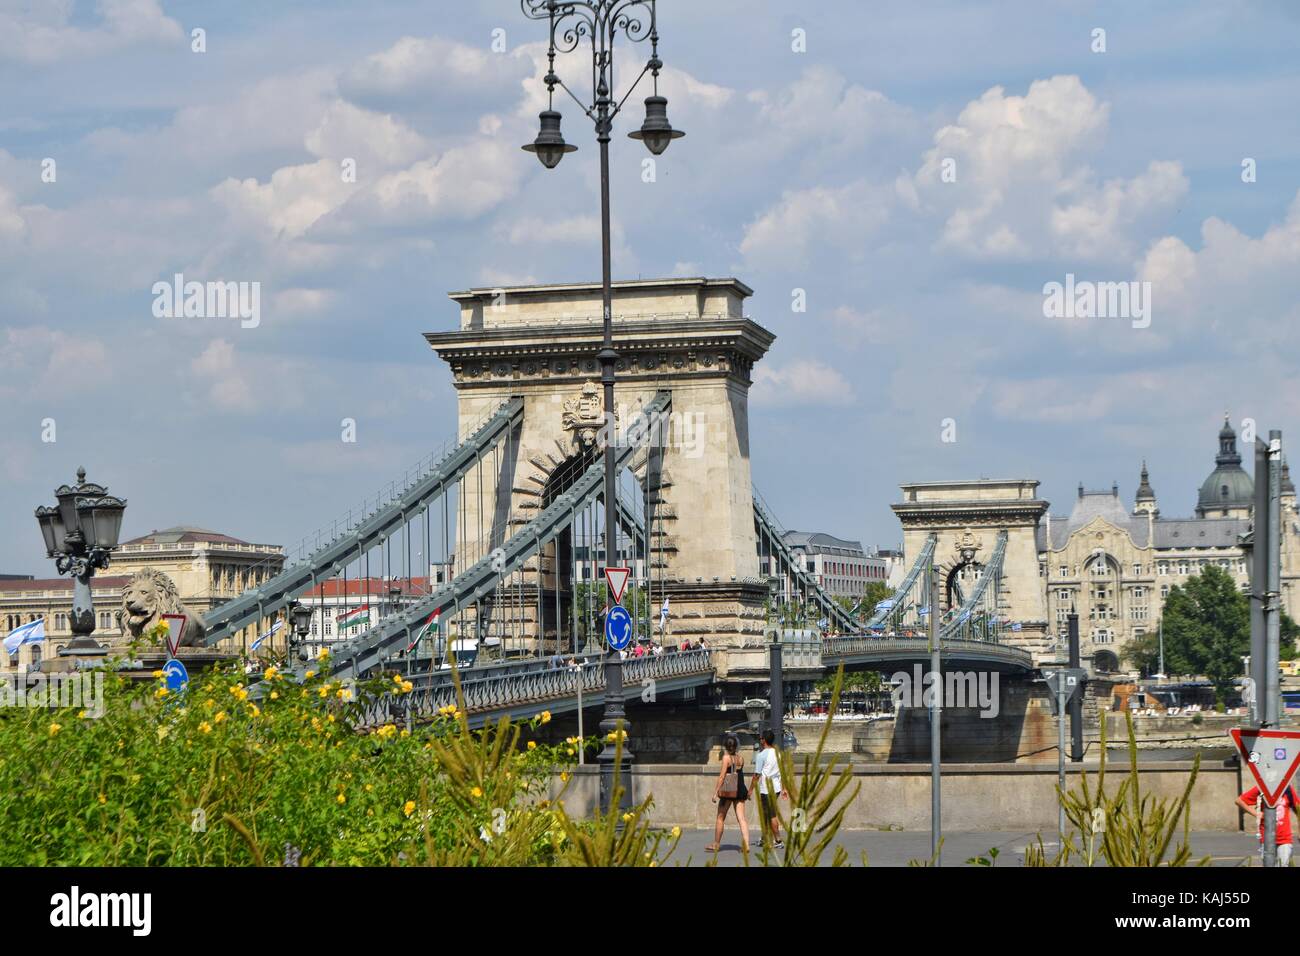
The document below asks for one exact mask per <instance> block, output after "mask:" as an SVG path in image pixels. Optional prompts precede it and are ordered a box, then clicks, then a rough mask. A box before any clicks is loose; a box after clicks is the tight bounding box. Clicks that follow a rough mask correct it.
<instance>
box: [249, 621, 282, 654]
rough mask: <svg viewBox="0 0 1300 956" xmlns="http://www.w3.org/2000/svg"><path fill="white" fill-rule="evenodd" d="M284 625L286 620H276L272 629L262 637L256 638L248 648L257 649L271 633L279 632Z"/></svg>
mask: <svg viewBox="0 0 1300 956" xmlns="http://www.w3.org/2000/svg"><path fill="white" fill-rule="evenodd" d="M282 627H284V621H276V622H275V623H274V624H272V625H271V628H270V630H268V631H267V632H266V633H265V634H263V635H262V636H261V637H259V638H258V639H257V640H255V641H254V642H253V643H252V644H251V645H249V648H248V649H249V650H250V651H256V650H257V649H258V648H259V647H261V646H262V642H263V641H265V640H266V639H267V638H268V637H270V636H271V635H273V634H276V633H278V632H279V630H280V628H282Z"/></svg>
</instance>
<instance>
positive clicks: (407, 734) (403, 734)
mask: <svg viewBox="0 0 1300 956" xmlns="http://www.w3.org/2000/svg"><path fill="white" fill-rule="evenodd" d="M397 736H399V737H409V736H411V732H410V731H409V730H407V729H406V728H405V727H403V728H402V732H401V733H400V734H398V735H397Z"/></svg>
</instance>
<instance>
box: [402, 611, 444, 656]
mask: <svg viewBox="0 0 1300 956" xmlns="http://www.w3.org/2000/svg"><path fill="white" fill-rule="evenodd" d="M441 614H442V609H441V608H439V609H438V610H436V611H434V612H433V613H432V614H430V615H429V619H428V620H427V621H425V622H424V625H423V626H422V627H421V628H420V632H419V633H418V634H416V635H415V640H413V641H411V645H410V647H408V648H407V649H406V652H407V653H408V654H409V653H410V652H411V651H413V650H415V646H416V645H417V644H419V643H420V641H422V640H424V638H425V636H426V635H433V636H434V637H437V636H438V624H439V615H441Z"/></svg>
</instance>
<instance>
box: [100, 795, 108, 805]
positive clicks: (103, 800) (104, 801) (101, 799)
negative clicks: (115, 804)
mask: <svg viewBox="0 0 1300 956" xmlns="http://www.w3.org/2000/svg"><path fill="white" fill-rule="evenodd" d="M99 802H100V803H108V797H106V796H105V795H104V794H102V793H101V794H100V795H99Z"/></svg>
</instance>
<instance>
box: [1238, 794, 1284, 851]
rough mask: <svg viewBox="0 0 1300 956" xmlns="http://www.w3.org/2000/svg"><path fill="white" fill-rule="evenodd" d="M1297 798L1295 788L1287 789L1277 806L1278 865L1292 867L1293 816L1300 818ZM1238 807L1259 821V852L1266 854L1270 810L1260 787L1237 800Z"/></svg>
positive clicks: (1275, 810) (1275, 809)
mask: <svg viewBox="0 0 1300 956" xmlns="http://www.w3.org/2000/svg"><path fill="white" fill-rule="evenodd" d="M1297 802H1300V801H1297V797H1296V792H1295V788H1294V787H1287V788H1286V790H1284V791H1283V792H1282V796H1281V797H1279V798H1278V801H1277V806H1276V807H1275V808H1274V812H1275V813H1276V814H1277V865H1278V866H1290V865H1291V814H1292V813H1295V814H1297V816H1300V809H1297V806H1296V804H1297ZM1237 806H1239V807H1241V809H1243V810H1245V811H1246V812H1247V813H1249V814H1251V815H1252V816H1253V817H1254V818H1255V819H1256V820H1258V821H1259V852H1260V853H1261V854H1263V852H1264V811H1265V810H1267V809H1268V808H1267V807H1265V806H1264V801H1263V799H1262V798H1261V796H1260V792H1259V787H1251V788H1250V789H1249V790H1247V791H1246V792H1245V793H1243V794H1242V795H1241V796H1239V797H1238V798H1237Z"/></svg>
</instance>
